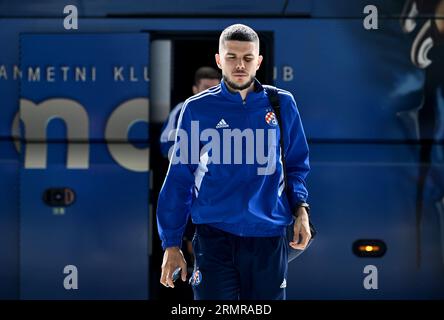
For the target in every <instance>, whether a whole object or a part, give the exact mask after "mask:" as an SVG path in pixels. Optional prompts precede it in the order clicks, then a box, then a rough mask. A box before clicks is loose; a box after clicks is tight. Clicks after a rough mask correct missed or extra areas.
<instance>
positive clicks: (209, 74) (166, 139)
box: [160, 67, 220, 158]
mask: <svg viewBox="0 0 444 320" xmlns="http://www.w3.org/2000/svg"><path fill="white" fill-rule="evenodd" d="M219 82H220V73H219V72H218V71H217V70H216V69H213V68H212V67H200V68H199V69H197V70H196V72H195V73H194V84H193V87H192V88H191V89H192V90H193V94H198V93H200V92H202V91H204V90H206V89H208V88H211V87H213V86H216V85H218V84H219ZM182 106H183V102H179V103H178V104H177V105H176V106H175V107H174V108H173V110H171V112H170V114H169V115H168V119H167V121H165V123H164V124H163V127H162V133H161V134H160V152H162V155H163V156H164V157H165V158H169V157H168V152H169V151H170V149H171V147H172V146H173V144H174V137H175V132H176V127H177V121H178V120H179V115H180V109H181V108H182ZM170 137H172V139H170ZM171 150H172V149H171Z"/></svg>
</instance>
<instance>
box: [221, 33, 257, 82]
mask: <svg viewBox="0 0 444 320" xmlns="http://www.w3.org/2000/svg"><path fill="white" fill-rule="evenodd" d="M261 62H262V56H261V55H259V48H258V47H257V46H256V44H255V43H254V42H249V41H231V40H230V41H225V42H224V45H221V46H220V48H219V53H218V54H216V63H217V65H218V67H219V68H220V69H221V70H222V76H223V78H224V80H225V82H226V83H227V84H228V85H229V86H230V87H231V88H233V89H235V90H244V89H247V88H248V87H249V86H250V85H251V84H252V83H253V81H254V77H255V76H256V71H257V70H258V69H259V67H260V65H261Z"/></svg>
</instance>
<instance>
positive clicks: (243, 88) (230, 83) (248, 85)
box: [222, 75, 254, 90]
mask: <svg viewBox="0 0 444 320" xmlns="http://www.w3.org/2000/svg"><path fill="white" fill-rule="evenodd" d="M222 78H223V79H224V81H225V83H226V84H228V85H229V86H230V88H233V89H235V90H245V89H247V88H248V87H250V86H251V84H252V83H253V81H254V76H251V77H250V80H248V81H247V82H246V83H245V84H242V85H238V84H237V83H235V82H233V81H231V80H230V79H228V77H227V76H225V75H222Z"/></svg>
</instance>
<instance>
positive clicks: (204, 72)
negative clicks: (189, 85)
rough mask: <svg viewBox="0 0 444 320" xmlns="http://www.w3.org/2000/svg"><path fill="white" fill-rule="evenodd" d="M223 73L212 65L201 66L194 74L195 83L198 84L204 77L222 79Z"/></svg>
mask: <svg viewBox="0 0 444 320" xmlns="http://www.w3.org/2000/svg"><path fill="white" fill-rule="evenodd" d="M221 77H222V76H221V74H220V73H219V71H217V70H216V69H214V68H211V67H200V68H199V69H197V70H196V73H195V74H194V84H195V85H198V83H199V81H200V80H202V79H217V80H220V79H221Z"/></svg>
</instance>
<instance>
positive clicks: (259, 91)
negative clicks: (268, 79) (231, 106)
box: [220, 78, 265, 104]
mask: <svg viewBox="0 0 444 320" xmlns="http://www.w3.org/2000/svg"><path fill="white" fill-rule="evenodd" d="M220 86H221V88H222V90H221V92H222V95H223V96H224V97H225V98H227V99H229V100H231V101H234V102H238V103H242V102H243V100H242V97H241V95H240V93H239V92H232V91H230V89H228V87H227V85H226V83H225V81H224V80H223V79H222V81H221V85H220ZM264 96H265V93H264V88H263V87H262V84H261V83H260V82H259V80H257V79H256V78H254V90H253V91H251V92H249V93H248V94H247V96H246V97H245V101H246V102H247V104H249V103H250V102H253V101H255V100H257V99H260V98H263V97H264Z"/></svg>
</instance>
